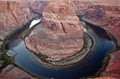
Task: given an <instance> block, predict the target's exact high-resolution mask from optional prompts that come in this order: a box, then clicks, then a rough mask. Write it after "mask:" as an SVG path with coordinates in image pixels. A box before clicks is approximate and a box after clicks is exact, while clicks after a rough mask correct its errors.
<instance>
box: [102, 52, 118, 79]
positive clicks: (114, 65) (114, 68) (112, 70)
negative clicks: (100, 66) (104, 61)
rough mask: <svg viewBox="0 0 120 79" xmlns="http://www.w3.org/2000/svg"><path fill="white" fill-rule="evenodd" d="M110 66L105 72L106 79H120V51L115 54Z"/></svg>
mask: <svg viewBox="0 0 120 79" xmlns="http://www.w3.org/2000/svg"><path fill="white" fill-rule="evenodd" d="M109 62H110V63H109V65H108V67H107V69H106V71H105V72H104V74H103V76H105V77H115V78H119V79H120V51H116V52H113V53H112V54H111V59H110V61H109Z"/></svg>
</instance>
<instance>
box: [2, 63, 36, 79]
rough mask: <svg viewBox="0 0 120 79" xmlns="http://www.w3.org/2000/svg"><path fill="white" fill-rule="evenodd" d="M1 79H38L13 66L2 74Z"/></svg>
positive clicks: (8, 67)
mask: <svg viewBox="0 0 120 79" xmlns="http://www.w3.org/2000/svg"><path fill="white" fill-rule="evenodd" d="M0 79H36V78H34V77H32V76H30V75H29V74H28V73H26V72H24V71H22V70H21V69H19V68H17V67H14V66H13V65H9V66H7V67H6V68H5V69H3V70H2V72H1V73H0Z"/></svg>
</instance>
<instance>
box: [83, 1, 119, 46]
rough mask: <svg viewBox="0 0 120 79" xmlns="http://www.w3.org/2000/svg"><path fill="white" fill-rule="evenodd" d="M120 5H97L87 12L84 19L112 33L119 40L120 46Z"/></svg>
mask: <svg viewBox="0 0 120 79" xmlns="http://www.w3.org/2000/svg"><path fill="white" fill-rule="evenodd" d="M119 4H120V2H118V3H115V2H111V3H110V2H108V3H95V4H93V5H91V6H90V7H89V8H88V9H87V10H86V12H85V13H84V17H85V18H86V19H88V20H90V21H91V22H93V23H95V24H97V25H100V26H102V27H103V28H105V29H106V30H108V31H110V32H111V33H112V34H113V35H114V36H115V37H116V38H117V40H118V43H119V44H120V36H119V35H120V32H119V30H120V27H119V26H120V14H119V13H120V5H119ZM111 5H112V6H111Z"/></svg>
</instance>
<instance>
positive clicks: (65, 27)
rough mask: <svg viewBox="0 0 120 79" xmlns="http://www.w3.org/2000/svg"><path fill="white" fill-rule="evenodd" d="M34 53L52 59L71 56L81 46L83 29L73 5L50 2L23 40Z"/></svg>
mask: <svg viewBox="0 0 120 79" xmlns="http://www.w3.org/2000/svg"><path fill="white" fill-rule="evenodd" d="M25 42H26V46H27V47H28V48H29V49H30V50H32V51H34V52H35V53H36V54H40V53H41V54H43V55H45V56H47V57H49V58H51V59H52V60H53V61H56V60H60V59H62V58H66V57H68V56H72V55H74V54H75V53H77V52H78V51H80V50H81V49H82V47H83V29H82V26H81V24H80V22H79V19H78V18H77V16H76V14H75V12H74V10H73V7H72V6H71V5H69V4H67V3H65V2H50V3H49V4H48V5H47V6H46V7H45V9H44V11H43V20H42V23H41V24H40V25H38V26H37V27H35V29H34V30H33V31H32V33H31V34H30V35H29V37H27V38H26V40H25Z"/></svg>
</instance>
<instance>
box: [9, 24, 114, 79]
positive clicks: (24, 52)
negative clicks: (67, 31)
mask: <svg viewBox="0 0 120 79" xmlns="http://www.w3.org/2000/svg"><path fill="white" fill-rule="evenodd" d="M85 24H86V25H88V26H87V27H88V28H91V27H90V26H93V25H92V24H88V23H85ZM96 27H97V26H96ZM98 31H99V28H95V27H92V30H85V32H86V33H88V34H89V35H90V36H91V37H92V39H93V40H94V45H93V47H92V49H91V52H90V54H89V56H87V57H86V58H85V59H83V60H82V61H81V62H78V63H77V64H74V65H73V66H70V67H65V68H60V69H54V68H49V67H46V66H45V65H43V64H42V63H41V62H39V59H38V58H37V57H36V56H35V55H34V54H33V53H32V52H30V51H29V50H28V49H27V48H26V46H25V43H24V40H23V39H21V38H14V39H11V40H10V41H9V44H8V45H9V50H8V54H9V55H10V56H13V57H14V58H15V63H16V64H17V65H19V66H20V67H21V68H23V69H24V70H26V71H28V72H30V73H31V74H35V75H37V76H42V77H46V78H51V79H79V78H81V77H84V76H91V75H94V74H95V73H96V72H97V71H98V70H99V69H100V68H101V65H102V61H103V59H104V57H105V55H106V54H107V53H108V52H109V51H110V50H112V49H113V48H114V47H115V45H114V42H113V41H111V40H110V39H107V38H103V37H102V36H101V35H99V33H98ZM101 34H102V32H101Z"/></svg>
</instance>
